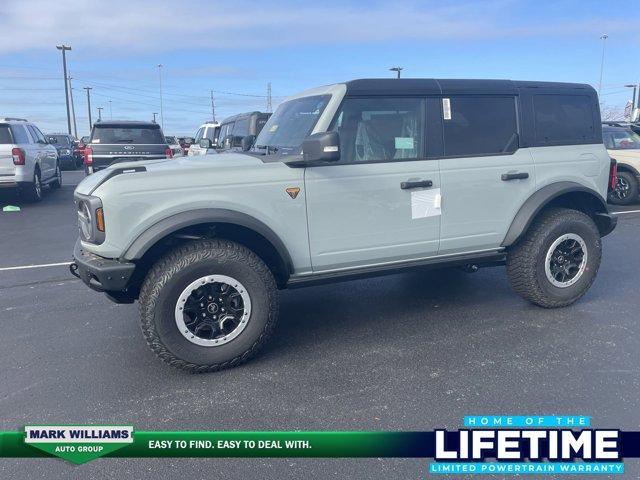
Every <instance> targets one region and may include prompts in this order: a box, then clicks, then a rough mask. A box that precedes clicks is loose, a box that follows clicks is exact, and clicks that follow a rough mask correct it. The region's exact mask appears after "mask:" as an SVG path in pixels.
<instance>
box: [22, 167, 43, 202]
mask: <svg viewBox="0 0 640 480" xmlns="http://www.w3.org/2000/svg"><path fill="white" fill-rule="evenodd" d="M22 193H23V194H24V196H25V197H26V199H27V200H28V201H30V202H39V201H40V200H42V180H41V178H40V170H38V169H37V168H36V170H35V172H34V173H33V181H32V182H30V183H27V184H26V185H24V186H23V187H22Z"/></svg>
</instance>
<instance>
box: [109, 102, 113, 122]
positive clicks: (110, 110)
mask: <svg viewBox="0 0 640 480" xmlns="http://www.w3.org/2000/svg"><path fill="white" fill-rule="evenodd" d="M109 120H113V108H112V106H111V100H109Z"/></svg>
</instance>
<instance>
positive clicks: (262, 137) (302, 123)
mask: <svg viewBox="0 0 640 480" xmlns="http://www.w3.org/2000/svg"><path fill="white" fill-rule="evenodd" d="M330 97H331V96H330V95H316V96H312V97H302V98H297V99H295V100H289V101H288V102H285V103H283V104H281V105H280V106H279V107H278V109H277V110H276V112H275V113H274V114H273V115H271V117H270V118H269V120H268V121H267V123H266V124H265V126H264V128H263V129H262V130H261V131H260V134H259V135H258V138H257V139H256V143H255V145H256V149H267V150H270V149H274V150H275V151H279V153H282V154H285V155H286V154H287V153H291V151H293V150H296V149H299V148H300V146H301V145H302V142H303V140H304V139H305V138H306V137H307V136H308V135H309V134H310V133H311V131H312V130H313V127H314V126H315V125H316V122H317V121H318V119H319V118H320V115H322V112H323V111H324V109H325V107H326V106H327V103H329V98H330Z"/></svg>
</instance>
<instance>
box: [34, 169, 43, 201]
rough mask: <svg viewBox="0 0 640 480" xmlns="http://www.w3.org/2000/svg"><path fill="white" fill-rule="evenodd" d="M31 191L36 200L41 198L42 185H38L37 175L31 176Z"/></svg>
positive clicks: (38, 177)
mask: <svg viewBox="0 0 640 480" xmlns="http://www.w3.org/2000/svg"><path fill="white" fill-rule="evenodd" d="M33 190H34V192H35V194H36V197H37V198H42V184H41V183H40V175H38V174H37V173H36V174H35V175H34V176H33Z"/></svg>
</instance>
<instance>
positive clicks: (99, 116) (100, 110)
mask: <svg viewBox="0 0 640 480" xmlns="http://www.w3.org/2000/svg"><path fill="white" fill-rule="evenodd" d="M103 108H104V107H98V121H101V120H102V109H103Z"/></svg>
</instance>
